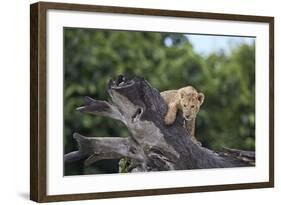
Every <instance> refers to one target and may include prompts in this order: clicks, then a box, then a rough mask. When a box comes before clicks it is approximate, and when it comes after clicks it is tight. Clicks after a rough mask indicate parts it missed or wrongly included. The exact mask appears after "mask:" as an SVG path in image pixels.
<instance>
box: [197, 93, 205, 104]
mask: <svg viewBox="0 0 281 205" xmlns="http://www.w3.org/2000/svg"><path fill="white" fill-rule="evenodd" d="M197 99H198V101H199V102H200V105H202V104H203V102H204V99H205V96H204V94H203V93H198V96H197Z"/></svg>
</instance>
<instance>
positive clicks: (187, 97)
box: [179, 86, 205, 121]
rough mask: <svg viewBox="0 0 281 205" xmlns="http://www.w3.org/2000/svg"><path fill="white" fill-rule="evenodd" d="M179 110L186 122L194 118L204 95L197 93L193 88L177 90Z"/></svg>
mask: <svg viewBox="0 0 281 205" xmlns="http://www.w3.org/2000/svg"><path fill="white" fill-rule="evenodd" d="M179 96H180V109H181V110H182V113H183V117H184V119H186V120H187V121H190V120H192V119H195V118H196V115H197V113H198V112H199V109H200V106H201V105H202V103H203V102H204V98H205V96H204V94H203V93H198V92H197V91H196V90H195V89H194V88H193V87H191V86H188V87H184V88H181V89H180V90H179Z"/></svg>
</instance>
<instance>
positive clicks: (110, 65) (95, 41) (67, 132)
mask: <svg viewBox="0 0 281 205" xmlns="http://www.w3.org/2000/svg"><path fill="white" fill-rule="evenodd" d="M192 37H194V36H192V35H191V36H190V37H189V36H188V35H184V34H175V33H156V32H132V31H130V32H128V31H110V30H95V29H81V28H64V153H65V154H66V153H68V152H71V151H74V150H77V144H76V142H75V140H74V139H73V138H72V134H73V133H74V132H78V133H80V134H82V135H85V136H99V137H101V136H118V137H119V136H121V137H126V136H127V135H128V130H127V129H126V127H125V126H124V125H122V124H121V123H120V122H117V121H115V120H111V119H108V118H104V117H100V116H93V115H88V114H81V113H79V112H77V111H75V108H77V107H79V106H81V105H82V104H83V101H82V99H83V96H85V95H88V96H91V97H92V98H95V99H99V100H107V99H108V98H109V96H108V95H107V92H106V84H107V82H108V81H109V79H110V78H114V77H116V76H117V75H119V74H128V75H131V76H134V75H137V76H142V77H144V78H145V79H146V80H148V81H149V82H150V84H151V85H152V86H153V87H155V88H157V89H158V90H159V91H164V90H169V89H178V88H181V87H184V86H187V85H192V86H193V87H195V88H196V89H197V90H198V91H200V92H203V93H204V94H205V102H204V104H203V105H202V107H201V110H200V112H199V114H198V117H197V128H196V136H197V138H198V139H199V140H200V141H201V142H202V144H203V146H205V147H208V148H211V149H214V150H220V149H221V148H222V147H223V146H226V147H230V148H236V149H244V150H255V41H254V39H252V41H250V42H251V43H249V42H247V43H245V42H244V41H235V37H231V39H232V41H225V40H223V38H224V37H220V36H214V37H215V38H216V40H217V41H214V42H213V43H208V42H212V41H211V40H212V36H203V35H201V38H207V37H208V38H209V39H210V40H208V41H203V40H200V39H199V40H197V44H196V41H193V44H192V43H191V39H192ZM220 39H221V40H220ZM233 39H234V40H233ZM240 39H241V37H240ZM222 42H224V48H223V49H219V50H213V51H212V49H209V51H208V52H207V53H204V52H203V53H200V52H198V51H196V50H195V48H196V46H197V45H198V46H199V47H200V46H205V47H207V48H212V47H213V46H216V45H217V44H219V43H222ZM198 46H197V47H198ZM118 168H119V167H118V160H105V161H100V162H98V163H96V164H95V165H92V166H90V167H84V166H83V163H81V162H77V163H72V164H65V165H64V174H65V175H81V174H96V173H116V172H118Z"/></svg>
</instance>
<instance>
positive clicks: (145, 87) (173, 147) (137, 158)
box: [64, 76, 255, 172]
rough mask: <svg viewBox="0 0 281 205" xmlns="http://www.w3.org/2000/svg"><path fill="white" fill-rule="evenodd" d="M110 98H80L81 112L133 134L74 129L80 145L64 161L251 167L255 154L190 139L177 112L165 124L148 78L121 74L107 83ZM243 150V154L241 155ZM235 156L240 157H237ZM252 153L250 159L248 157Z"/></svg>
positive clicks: (135, 166)
mask: <svg viewBox="0 0 281 205" xmlns="http://www.w3.org/2000/svg"><path fill="white" fill-rule="evenodd" d="M107 91H108V93H109V95H110V97H111V100H112V102H107V101H99V100H94V99H92V98H90V97H85V98H84V103H85V105H84V106H83V107H79V108H77V110H78V111H80V112H86V113H91V114H95V115H102V116H105V117H109V118H113V119H115V120H119V121H121V122H123V123H124V124H125V125H126V127H127V128H128V129H129V131H130V133H131V136H128V137H127V138H120V137H84V136H82V135H80V134H77V133H75V134H74V138H75V139H76V140H77V142H78V144H79V150H78V151H75V152H71V153H68V154H66V155H65V156H64V160H65V162H72V161H76V160H84V159H86V158H87V159H86V160H85V164H86V165H89V164H92V163H95V162H96V161H99V160H102V159H121V158H126V159H128V166H129V169H128V170H129V171H130V172H137V171H162V170H186V169H205V168H223V167H241V166H252V165H253V164H254V156H255V155H254V153H253V152H251V153H250V152H247V151H240V152H241V153H243V154H244V155H243V157H241V156H242V155H240V154H239V150H231V149H228V150H227V152H225V153H216V152H214V151H212V150H209V149H207V148H204V147H201V146H200V145H198V144H196V143H193V142H192V140H191V137H190V133H187V132H186V130H185V129H184V127H183V118H182V116H181V115H180V114H178V115H177V119H176V121H175V123H174V124H172V125H165V124H164V121H163V119H164V116H165V114H166V112H167V105H166V104H165V102H164V100H163V99H162V97H161V96H160V93H159V92H158V91H157V90H156V89H154V88H153V87H152V86H151V85H150V84H149V83H148V82H147V81H145V80H144V79H142V78H134V79H127V78H125V77H124V76H119V77H118V79H117V80H115V81H113V80H111V81H110V82H109V83H108V90H107ZM245 153H247V154H245ZM237 156H238V157H237ZM247 156H250V160H248V159H246V160H245V158H247Z"/></svg>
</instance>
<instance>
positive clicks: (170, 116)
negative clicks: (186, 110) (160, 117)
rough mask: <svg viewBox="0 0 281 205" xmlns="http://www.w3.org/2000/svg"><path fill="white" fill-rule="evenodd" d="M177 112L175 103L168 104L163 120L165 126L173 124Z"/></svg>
mask: <svg viewBox="0 0 281 205" xmlns="http://www.w3.org/2000/svg"><path fill="white" fill-rule="evenodd" d="M177 111H178V105H177V103H175V102H173V103H169V104H168V112H167V114H166V116H165V119H164V122H165V124H166V125H171V124H173V123H174V122H175V120H176V116H177Z"/></svg>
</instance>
